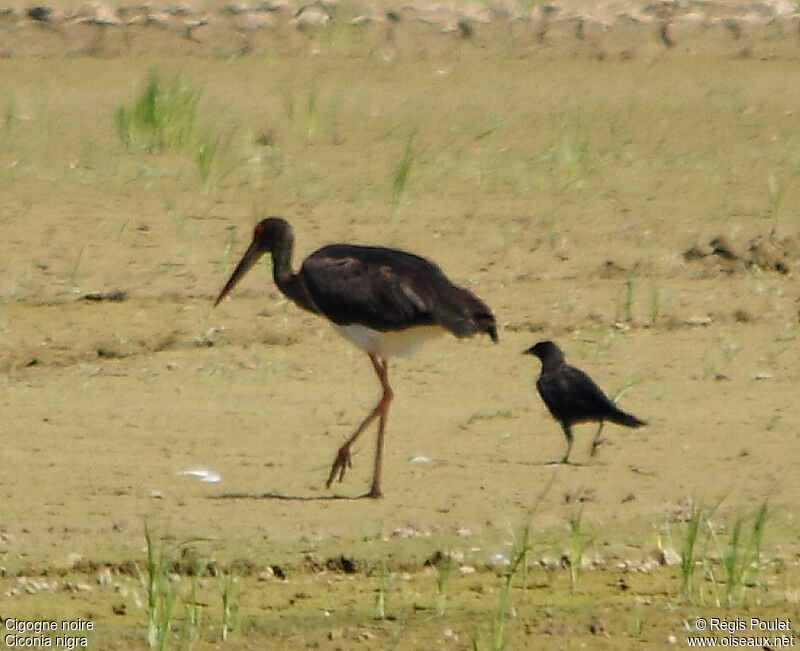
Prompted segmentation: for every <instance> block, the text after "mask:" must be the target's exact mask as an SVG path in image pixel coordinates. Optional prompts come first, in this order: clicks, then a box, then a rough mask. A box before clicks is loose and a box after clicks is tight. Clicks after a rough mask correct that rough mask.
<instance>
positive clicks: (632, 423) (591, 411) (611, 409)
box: [525, 341, 647, 463]
mask: <svg viewBox="0 0 800 651" xmlns="http://www.w3.org/2000/svg"><path fill="white" fill-rule="evenodd" d="M525 354H526V355H536V357H538V358H539V359H540V360H541V362H542V372H541V374H540V375H539V379H538V380H536V388H537V389H538V390H539V395H540V396H542V400H544V404H545V405H547V409H548V410H549V411H550V413H551V414H552V415H553V418H555V419H556V420H557V421H559V422H560V423H561V427H562V428H563V429H564V436H566V437H567V451H566V452H565V453H564V458H563V459H561V463H569V452H570V450H571V449H572V440H573V437H572V426H573V425H575V424H576V423H585V422H587V421H599V422H600V427H599V428H598V429H597V434H596V435H595V437H594V440H593V441H592V453H591V454H592V456H594V455H595V454H596V453H597V446H598V445H600V443H601V442H602V441H601V439H600V433H601V432H602V431H603V423H604V422H605V421H607V420H608V421H611V422H612V423H617V424H618V425H625V426H626V427H641V426H642V425H647V423H646V422H645V421H643V420H639V419H638V418H636V417H635V416H632V415H631V414H628V413H625V412H624V411H622V410H621V409H619V408H618V407H617V406H616V405H615V404H614V403H613V402H612V401H611V400H610V399H609V398H608V396H606V394H605V393H603V391H602V389H601V388H600V387H599V386H597V385H596V384H595V383H594V381H593V380H592V378H590V377H589V376H588V375H586V373H584V372H583V371H581V370H580V369H577V368H575V367H574V366H570V365H569V364H567V363H566V361H564V353H563V352H561V349H560V348H559V347H558V346H556V345H555V344H554V343H553V342H552V341H540V342H539V343H537V344H534V345H533V346H531V347H530V348H528V350H526V351H525Z"/></svg>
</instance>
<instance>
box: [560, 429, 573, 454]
mask: <svg viewBox="0 0 800 651" xmlns="http://www.w3.org/2000/svg"><path fill="white" fill-rule="evenodd" d="M561 427H562V428H563V429H564V436H566V437H567V451H566V452H565V453H564V456H563V458H562V459H561V463H569V452H570V450H572V441H573V437H572V429H571V428H570V426H569V425H567V423H561Z"/></svg>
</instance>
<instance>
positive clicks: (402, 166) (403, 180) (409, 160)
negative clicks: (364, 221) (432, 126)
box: [389, 128, 417, 215]
mask: <svg viewBox="0 0 800 651" xmlns="http://www.w3.org/2000/svg"><path fill="white" fill-rule="evenodd" d="M416 136H417V129H416V128H414V129H413V130H412V131H411V133H410V134H408V137H407V138H406V144H405V147H404V148H403V154H402V156H401V157H400V161H399V162H398V164H397V167H395V168H394V170H393V171H392V192H391V198H390V200H389V206H390V212H391V214H392V215H394V214H395V213H396V212H397V208H398V206H399V205H400V200H401V199H402V198H403V194H404V193H405V190H406V185H407V184H408V176H409V174H410V173H411V166H412V165H413V164H414V161H415V159H416V157H417V154H416V151H415V149H414V139H415V138H416Z"/></svg>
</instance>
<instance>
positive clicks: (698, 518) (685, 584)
mask: <svg viewBox="0 0 800 651" xmlns="http://www.w3.org/2000/svg"><path fill="white" fill-rule="evenodd" d="M702 521H703V506H702V504H700V505H698V504H692V511H691V514H690V515H689V519H688V520H687V522H686V531H684V534H683V538H682V539H681V549H680V564H679V567H680V571H681V590H682V591H683V595H684V597H686V599H687V600H688V601H690V602H691V601H692V600H693V598H694V572H695V567H696V557H695V553H696V549H697V538H698V535H699V534H700V523H701V522H702Z"/></svg>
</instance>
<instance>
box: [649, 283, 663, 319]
mask: <svg viewBox="0 0 800 651" xmlns="http://www.w3.org/2000/svg"><path fill="white" fill-rule="evenodd" d="M661 299H662V293H661V288H660V287H659V285H658V281H657V280H656V279H655V277H653V278H651V279H650V325H651V326H655V325H656V321H658V315H659V313H660V312H661Z"/></svg>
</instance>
